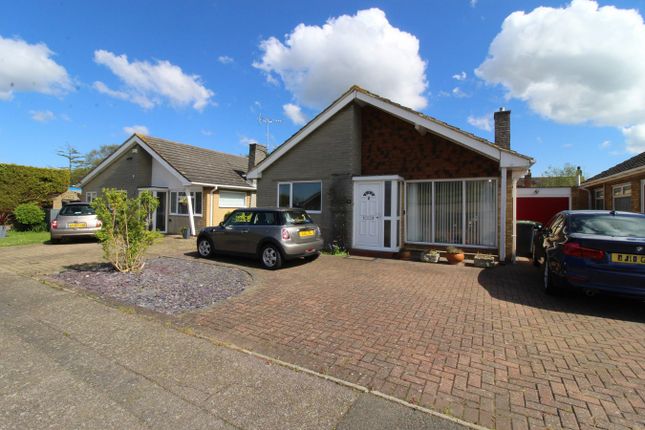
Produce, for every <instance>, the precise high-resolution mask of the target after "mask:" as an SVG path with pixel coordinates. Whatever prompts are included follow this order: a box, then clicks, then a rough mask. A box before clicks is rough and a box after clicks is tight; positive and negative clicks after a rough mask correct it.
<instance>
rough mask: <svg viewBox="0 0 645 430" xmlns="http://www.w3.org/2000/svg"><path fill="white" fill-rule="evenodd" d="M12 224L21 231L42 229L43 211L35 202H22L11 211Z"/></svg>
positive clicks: (43, 225) (43, 228)
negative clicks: (12, 216)
mask: <svg viewBox="0 0 645 430" xmlns="http://www.w3.org/2000/svg"><path fill="white" fill-rule="evenodd" d="M13 215H14V218H15V221H14V226H15V227H16V229H17V230H21V231H27V230H31V231H44V230H45V211H43V210H42V209H41V208H40V207H39V206H38V205H37V204H36V203H23V204H20V205H18V206H17V207H16V209H15V210H14V211H13Z"/></svg>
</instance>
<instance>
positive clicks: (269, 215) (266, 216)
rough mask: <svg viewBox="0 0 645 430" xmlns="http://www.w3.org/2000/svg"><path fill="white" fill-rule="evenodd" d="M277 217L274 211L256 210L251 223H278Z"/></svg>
mask: <svg viewBox="0 0 645 430" xmlns="http://www.w3.org/2000/svg"><path fill="white" fill-rule="evenodd" d="M278 221H279V217H278V214H277V213H275V212H258V213H257V214H256V215H255V219H254V220H253V225H279V222H278Z"/></svg>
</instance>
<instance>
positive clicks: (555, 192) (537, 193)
mask: <svg viewBox="0 0 645 430" xmlns="http://www.w3.org/2000/svg"><path fill="white" fill-rule="evenodd" d="M517 197H571V187H554V188H538V187H534V188H519V187H518V188H517Z"/></svg>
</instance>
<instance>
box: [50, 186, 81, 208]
mask: <svg viewBox="0 0 645 430" xmlns="http://www.w3.org/2000/svg"><path fill="white" fill-rule="evenodd" d="M80 199H81V190H80V189H79V188H72V187H70V188H69V189H68V190H67V191H65V192H64V193H61V194H59V195H57V196H56V197H54V198H53V199H52V203H51V208H52V209H61V208H62V207H63V206H64V205H66V204H68V203H71V202H77V201H79V200H80Z"/></svg>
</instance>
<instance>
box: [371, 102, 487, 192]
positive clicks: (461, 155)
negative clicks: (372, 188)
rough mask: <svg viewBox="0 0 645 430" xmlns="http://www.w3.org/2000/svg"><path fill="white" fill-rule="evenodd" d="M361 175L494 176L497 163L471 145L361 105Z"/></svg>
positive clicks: (413, 176) (419, 176)
mask: <svg viewBox="0 0 645 430" xmlns="http://www.w3.org/2000/svg"><path fill="white" fill-rule="evenodd" d="M361 117H362V146H361V151H362V154H363V156H362V160H361V171H362V175H364V176H367V175H401V176H403V177H404V178H405V179H408V180H410V179H448V178H465V177H468V178H472V177H491V176H492V177H497V176H499V165H498V163H497V162H496V161H494V160H491V159H490V158H487V157H484V156H482V155H480V154H478V153H476V152H474V151H472V150H470V149H466V148H464V147H463V146H460V145H458V144H456V143H453V142H451V141H448V140H446V139H444V138H442V137H439V136H437V135H435V134H432V133H430V132H428V133H426V134H425V135H424V136H421V135H420V134H419V133H418V132H417V131H416V130H415V129H414V126H413V125H412V124H410V123H408V122H405V121H403V120H400V119H398V118H396V117H393V116H391V115H389V114H387V113H385V112H383V111H380V110H378V109H375V108H373V107H371V106H366V107H364V108H363V109H362V114H361Z"/></svg>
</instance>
